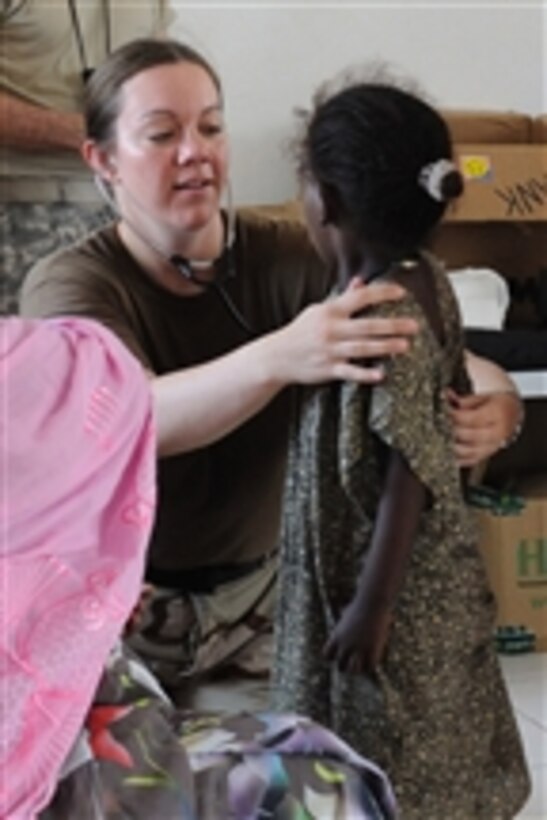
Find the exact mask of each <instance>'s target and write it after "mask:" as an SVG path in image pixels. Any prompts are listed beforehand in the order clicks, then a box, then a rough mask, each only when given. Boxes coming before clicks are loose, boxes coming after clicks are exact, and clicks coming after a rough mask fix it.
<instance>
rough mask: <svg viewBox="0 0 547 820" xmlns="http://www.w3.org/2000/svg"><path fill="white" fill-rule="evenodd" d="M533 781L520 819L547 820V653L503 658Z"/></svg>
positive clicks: (505, 656) (501, 657)
mask: <svg viewBox="0 0 547 820" xmlns="http://www.w3.org/2000/svg"><path fill="white" fill-rule="evenodd" d="M500 659H501V662H502V667H503V671H504V674H505V679H506V681H507V685H508V687H509V692H510V694H511V699H512V701H513V705H514V707H515V712H516V715H517V720H518V723H519V726H520V730H521V733H522V739H523V743H524V748H525V750H526V756H527V758H528V765H529V767H530V772H531V775H532V781H533V791H532V796H531V798H530V800H529V801H528V803H527V804H526V806H525V807H524V809H523V810H522V812H521V813H520V814H519V815H518V820H547V653H545V652H543V653H531V654H526V655H515V656H507V655H502V656H500Z"/></svg>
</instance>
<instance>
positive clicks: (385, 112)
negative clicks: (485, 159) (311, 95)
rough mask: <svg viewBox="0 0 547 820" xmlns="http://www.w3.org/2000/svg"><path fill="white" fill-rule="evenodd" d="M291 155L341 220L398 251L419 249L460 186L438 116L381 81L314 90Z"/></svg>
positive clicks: (417, 99)
mask: <svg viewBox="0 0 547 820" xmlns="http://www.w3.org/2000/svg"><path fill="white" fill-rule="evenodd" d="M297 159H298V166H299V172H300V175H301V176H302V177H303V178H304V179H306V178H309V177H311V178H312V179H314V180H315V181H316V182H317V183H318V184H319V186H320V188H321V191H322V193H323V195H325V194H327V195H328V196H329V197H330V198H331V201H332V202H334V203H335V206H336V209H337V213H338V215H339V217H340V219H341V220H343V221H344V222H345V224H347V225H348V226H349V227H350V228H351V229H352V230H354V231H356V232H358V233H359V235H361V236H363V238H364V239H366V240H367V241H369V242H371V243H375V244H377V245H381V246H382V247H384V248H388V249H391V250H393V251H397V252H401V253H408V252H411V251H413V250H416V249H417V248H419V247H420V245H422V244H423V243H424V241H425V240H426V239H427V237H428V234H429V233H430V231H431V230H432V229H433V228H434V227H435V225H437V223H438V222H439V221H440V219H441V217H442V216H443V214H444V212H445V210H446V206H447V203H448V202H449V201H450V200H452V199H455V198H457V197H458V196H459V195H460V194H461V193H462V191H463V179H462V176H461V174H460V173H459V171H458V170H457V168H456V166H455V164H454V163H453V162H452V145H451V139H450V134H449V131H448V127H447V125H446V123H445V122H444V120H443V119H442V117H441V116H440V115H439V114H438V112H437V111H436V110H435V109H434V108H433V107H431V106H430V105H429V104H428V103H426V102H425V101H424V100H422V99H420V97H419V96H417V95H416V94H414V93H412V92H410V91H406V90H403V89H402V88H398V87H396V86H394V85H392V84H389V83H385V82H381V81H378V82H376V81H375V82H358V83H355V82H354V84H353V85H351V86H349V87H346V88H343V89H342V90H336V91H334V93H332V92H331V93H330V96H329V95H328V94H327V93H325V91H324V90H323V91H320V92H319V93H318V94H316V96H315V99H314V109H313V111H312V112H311V114H309V115H308V116H307V118H306V123H305V131H304V135H303V137H302V138H301V139H300V141H299V143H298V145H297Z"/></svg>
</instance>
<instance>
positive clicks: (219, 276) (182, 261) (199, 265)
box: [95, 174, 257, 338]
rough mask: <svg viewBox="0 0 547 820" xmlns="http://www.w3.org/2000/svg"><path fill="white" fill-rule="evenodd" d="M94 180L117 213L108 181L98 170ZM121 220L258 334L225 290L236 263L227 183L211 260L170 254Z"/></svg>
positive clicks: (251, 333)
mask: <svg viewBox="0 0 547 820" xmlns="http://www.w3.org/2000/svg"><path fill="white" fill-rule="evenodd" d="M95 184H96V186H97V188H98V190H99V193H100V194H101V196H102V197H103V199H104V200H105V201H106V203H107V204H108V206H109V207H110V209H111V210H112V211H113V212H114V213H115V214H116V215H117V216H119V212H118V207H117V204H116V201H115V199H114V197H113V196H112V193H111V192H110V190H109V188H108V184H107V183H106V182H105V180H104V179H103V178H102V177H101V176H99V175H98V174H96V175H95ZM123 221H124V222H125V223H126V224H127V225H128V226H129V228H130V229H131V230H132V231H133V233H134V234H135V235H136V236H138V238H139V239H140V240H141V242H144V244H145V245H147V246H148V247H149V248H151V249H152V250H153V251H154V252H155V253H157V254H158V255H159V256H161V257H162V258H163V259H166V260H167V261H168V262H169V264H170V265H172V266H173V267H174V268H175V270H177V271H178V272H179V273H180V274H182V276H184V278H185V279H187V280H188V281H189V282H192V284H194V285H198V287H200V288H204V289H205V290H211V291H214V292H215V293H216V294H217V295H218V297H219V299H220V300H221V302H222V303H223V305H224V306H225V308H226V310H227V311H228V313H229V314H230V316H231V317H232V319H233V320H234V321H235V322H236V324H237V325H239V327H240V328H241V329H242V330H243V331H244V332H245V334H246V335H247V336H248V337H249V338H254V337H255V336H256V335H257V334H256V331H255V330H254V329H253V327H252V326H251V325H250V324H249V322H248V321H247V320H246V319H245V317H244V316H243V314H242V313H241V311H240V310H239V308H238V307H237V305H236V304H235V302H234V301H233V299H232V298H231V296H230V294H229V293H228V291H227V290H226V287H225V285H226V282H228V281H229V280H230V279H233V278H234V277H235V275H236V264H235V239H236V214H235V208H234V206H233V203H232V198H231V196H230V187H229V186H228V203H227V207H226V211H225V212H224V211H223V212H222V222H223V227H224V247H223V249H222V251H221V252H220V254H219V255H218V256H217V257H216V259H213V260H211V261H209V260H207V261H203V260H198V259H187V258H186V257H185V256H182V255H181V254H178V253H175V254H172V255H171V254H169V253H166V252H165V251H164V250H163V249H162V248H160V247H159V245H157V244H156V242H154V241H153V240H151V239H150V237H148V236H145V235H144V233H143V231H142V230H141V229H140V228H137V227H136V226H135V225H134V224H133V223H132V222H130V221H129V220H128V219H127V217H125V216H124V217H123ZM211 267H212V268H213V269H214V276H213V278H212V279H205V278H203V277H201V276H200V275H199V273H196V271H199V270H200V269H202V270H205V269H209V268H211Z"/></svg>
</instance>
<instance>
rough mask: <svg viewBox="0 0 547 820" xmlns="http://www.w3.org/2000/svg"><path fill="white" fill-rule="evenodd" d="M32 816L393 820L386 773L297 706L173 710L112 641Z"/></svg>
mask: <svg viewBox="0 0 547 820" xmlns="http://www.w3.org/2000/svg"><path fill="white" fill-rule="evenodd" d="M63 774H64V776H63V777H62V778H61V779H60V781H59V786H58V789H57V792H56V794H55V796H54V798H53V800H52V802H51V804H50V806H49V807H48V808H47V809H46V810H45V811H44V812H43V813H42V814H41V815H40V820H66V818H78V820H114V818H116V820H117V819H118V818H122V817H127V818H129V817H131V818H133V820H138V819H139V818H142V820H156V818H157V820H160V818H161V820H175V818H177V820H179V819H180V820H259V818H266V817H267V818H272V820H338V818H343V820H350V818H351V820H389V819H390V818H395V807H394V801H393V795H392V791H391V788H390V786H389V783H388V781H387V779H386V777H385V775H384V774H383V773H382V772H381V771H380V770H379V769H378V768H377V767H376V766H374V765H373V764H372V763H370V762H369V761H367V760H364V759H363V758H362V757H360V756H359V755H357V754H356V753H355V752H353V751H352V750H351V749H350V748H349V747H348V746H347V745H346V744H345V743H343V742H342V741H341V740H340V739H339V738H337V737H336V736H335V735H333V734H332V733H331V732H330V731H328V730H326V729H324V728H322V727H321V726H318V725H317V724H315V723H313V722H312V721H310V720H308V719H306V718H301V717H298V716H296V715H277V714H266V713H265V714H256V715H253V714H237V715H222V714H212V713H202V714H198V713H195V712H192V713H191V712H185V711H182V710H176V709H175V708H174V707H173V706H172V705H171V704H170V703H169V701H168V700H167V699H166V697H165V696H164V695H163V694H162V692H161V690H159V689H158V687H157V684H156V683H155V679H154V678H152V677H151V676H150V673H149V672H148V671H147V670H146V669H145V667H144V666H143V665H142V663H141V662H140V661H139V660H137V658H136V657H135V656H132V655H131V654H130V652H129V651H128V650H127V649H126V648H124V647H122V646H121V645H120V646H118V647H117V648H116V650H115V651H113V653H112V655H111V658H110V661H109V663H108V666H107V669H106V672H105V674H104V676H103V680H102V682H101V685H100V687H99V690H98V692H97V695H96V697H95V701H94V704H93V706H92V708H91V710H90V712H89V715H88V718H87V721H86V726H85V731H83V732H82V734H81V736H80V739H79V743H78V744H77V745H76V746H75V747H74V749H73V751H72V754H71V756H70V758H69V759H68V760H67V762H66V764H65V770H64V773H63Z"/></svg>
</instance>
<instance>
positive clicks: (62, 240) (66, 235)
mask: <svg viewBox="0 0 547 820" xmlns="http://www.w3.org/2000/svg"><path fill="white" fill-rule="evenodd" d="M110 221H112V211H111V210H110V209H109V208H108V207H101V206H97V205H96V204H92V203H82V204H77V203H72V202H44V203H38V204H36V203H29V202H9V203H6V202H4V203H0V276H1V281H0V315H7V314H13V313H17V305H18V295H19V291H20V289H21V284H22V282H23V279H24V277H25V276H26V274H27V273H28V271H29V270H30V268H31V267H32V266H33V265H34V263H35V262H37V261H38V260H39V259H42V258H43V257H45V256H47V255H49V254H50V253H53V251H55V250H57V249H58V248H61V247H63V246H66V245H70V244H71V243H72V242H76V241H77V240H78V239H81V238H82V237H83V236H85V234H87V233H89V232H90V231H93V230H95V229H96V228H99V227H100V226H101V225H105V224H106V223H107V222H110Z"/></svg>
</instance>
